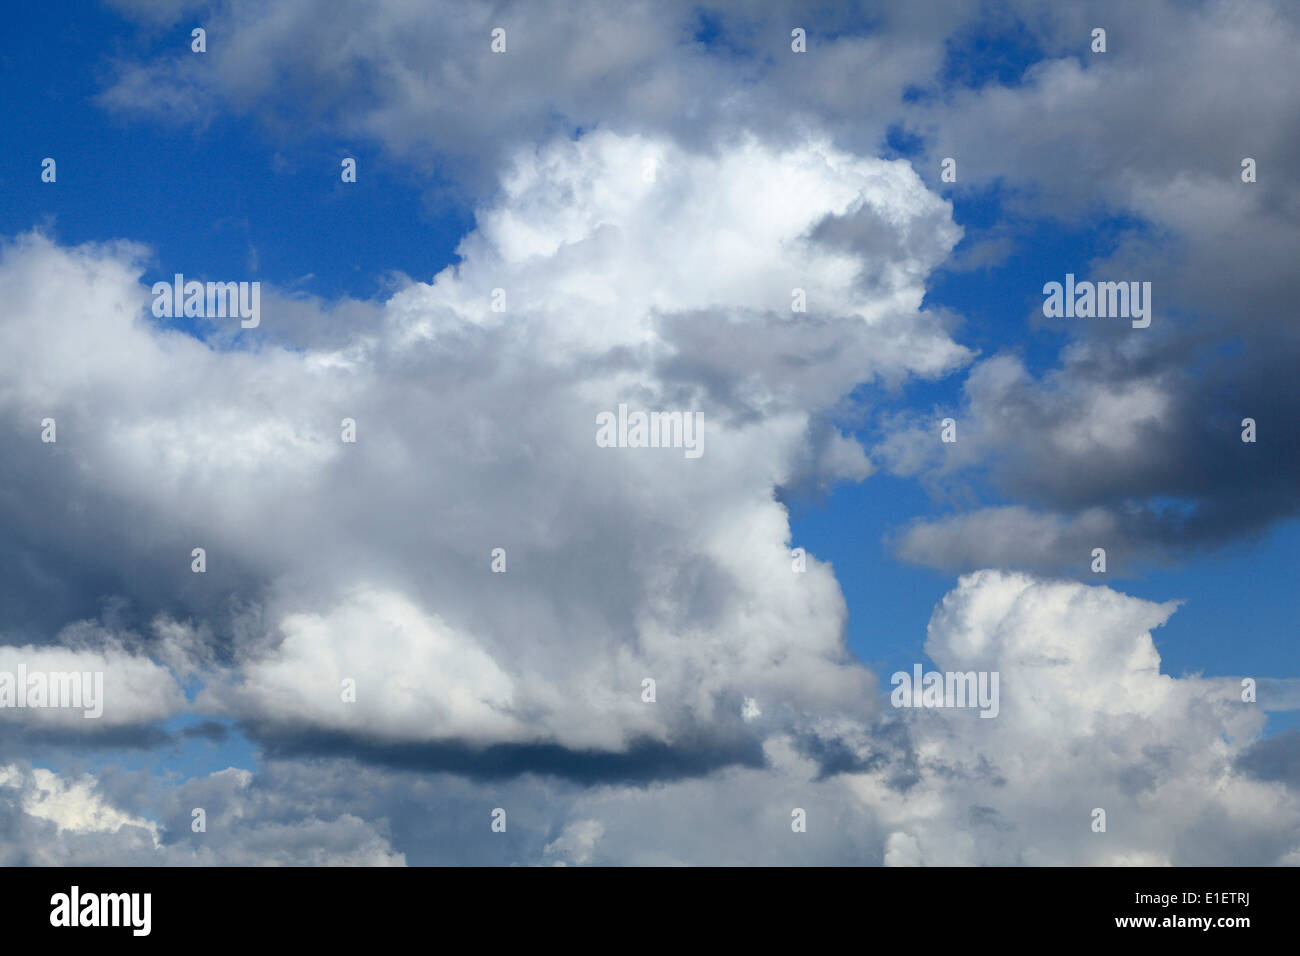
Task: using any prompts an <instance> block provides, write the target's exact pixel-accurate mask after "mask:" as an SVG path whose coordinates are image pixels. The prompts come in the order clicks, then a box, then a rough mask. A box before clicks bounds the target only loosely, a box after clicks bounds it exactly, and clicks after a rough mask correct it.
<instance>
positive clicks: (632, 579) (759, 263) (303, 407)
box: [0, 132, 968, 752]
mask: <svg viewBox="0 0 1300 956" xmlns="http://www.w3.org/2000/svg"><path fill="white" fill-rule="evenodd" d="M645 157H651V158H652V159H653V160H654V162H655V164H656V175H655V176H654V177H653V178H652V181H647V178H646V177H644V176H643V175H642V172H643V168H644V167H643V162H642V160H643V158H645ZM755 196H762V197H764V201H763V202H762V203H755V202H754V201H753V200H754V197H755ZM720 223H721V224H726V225H725V227H719V226H718V224H720ZM891 232H893V233H897V235H898V236H899V237H900V241H899V242H897V243H889V242H887V241H884V237H885V236H888V235H889V234H890V233H891ZM958 238H959V230H958V229H957V228H956V227H955V226H953V224H952V222H951V212H950V209H949V207H948V205H947V204H946V203H945V202H943V201H942V200H941V199H939V198H938V197H936V196H935V195H934V194H933V193H931V192H929V191H928V190H927V189H926V188H925V187H924V186H923V185H922V184H921V183H920V181H919V179H918V178H917V177H916V175H915V173H914V172H913V171H912V170H911V169H910V167H908V166H907V164H905V163H901V162H886V161H881V160H875V159H863V158H860V157H855V156H852V155H849V154H846V153H843V152H840V151H837V150H835V149H834V148H833V147H831V146H829V145H828V144H826V143H811V144H809V145H805V146H802V147H799V148H797V149H776V148H773V147H770V146H767V145H765V144H763V143H761V142H760V141H758V140H756V139H754V138H752V137H751V138H748V139H745V140H742V141H739V142H737V143H735V144H734V145H733V146H732V147H731V148H730V149H729V150H727V151H726V152H724V153H721V154H717V155H713V154H698V153H692V152H689V151H686V150H684V149H682V148H680V147H678V146H675V145H674V144H672V143H671V142H667V141H661V140H654V139H649V138H645V137H623V136H617V135H614V134H612V133H604V132H597V133H593V134H590V135H588V136H585V137H583V138H581V139H580V140H578V141H569V140H564V139H561V140H558V141H556V142H555V143H553V144H551V145H550V146H548V147H546V148H544V149H536V150H528V151H525V152H521V153H520V154H518V155H517V156H516V158H515V160H514V162H513V164H512V165H511V167H510V168H509V171H508V172H507V173H506V174H505V175H504V176H503V180H502V187H501V191H500V195H499V197H498V198H497V200H496V201H494V202H493V203H492V204H490V205H485V206H484V207H483V208H482V209H480V211H479V213H478V217H477V227H476V228H475V230H474V231H473V232H472V233H470V234H469V235H468V236H467V237H466V239H465V240H464V241H463V243H462V244H461V247H460V250H459V251H460V256H461V261H460V262H459V263H458V264H457V265H455V266H451V267H448V268H447V269H446V270H444V271H443V272H442V273H440V274H439V275H438V276H437V277H435V279H434V280H433V281H432V282H431V283H428V284H419V283H416V284H410V285H408V286H407V287H405V288H403V289H402V290H400V291H399V292H397V293H396V294H394V295H393V296H392V297H391V298H390V299H389V300H388V301H387V302H386V303H385V304H384V306H383V310H382V314H381V315H380V316H379V317H377V319H376V321H374V322H371V323H367V324H364V325H362V326H360V327H359V328H358V329H357V331H356V333H355V335H354V336H353V337H351V338H349V339H346V340H339V338H338V334H337V332H336V331H334V332H331V333H330V334H329V335H328V336H325V337H324V341H323V343H316V342H314V341H313V340H312V337H311V334H310V327H309V325H307V324H305V323H302V322H301V321H299V320H298V319H297V318H296V316H295V318H294V320H293V321H292V322H291V323H289V325H288V326H286V327H285V328H280V327H278V325H277V318H276V315H275V314H274V310H273V309H270V308H268V309H266V310H264V316H263V322H262V325H263V328H264V330H265V338H263V339H260V340H259V339H257V338H255V337H254V336H253V335H252V334H251V333H244V335H243V336H242V337H241V338H239V339H238V340H237V341H236V342H234V343H232V345H233V346H234V347H228V346H222V347H214V346H215V344H216V343H217V342H219V341H220V338H219V337H218V338H217V339H215V340H213V341H202V340H199V339H197V338H195V337H193V336H191V335H187V334H183V333H182V332H179V331H176V330H174V329H172V328H170V327H169V326H167V325H166V324H165V323H163V322H159V321H156V320H153V319H152V318H151V317H150V316H149V315H148V313H147V311H146V308H145V305H146V301H147V298H146V296H145V294H144V289H145V286H144V285H142V284H141V283H140V281H139V280H140V277H141V273H142V271H143V267H142V265H141V259H142V256H143V253H142V251H141V250H139V249H136V248H134V247H129V246H119V247H82V248H78V249H72V250H67V249H63V248H60V247H58V246H56V245H54V244H53V243H51V242H50V241H49V240H48V239H45V238H43V237H41V236H39V235H31V236H27V237H24V238H22V239H20V240H18V241H17V242H16V243H14V244H12V245H11V246H10V247H9V249H8V250H7V251H6V254H5V258H4V261H3V263H0V291H3V293H4V294H6V296H7V297H8V300H9V301H10V302H12V303H14V304H15V315H16V319H15V321H12V322H9V323H7V324H6V326H5V328H4V330H3V332H0V335H3V339H4V341H3V345H4V350H3V351H4V355H5V359H4V362H5V363H7V365H6V368H5V370H4V371H5V373H6V375H7V377H8V379H9V381H10V386H9V388H8V390H7V391H6V393H5V396H4V405H3V408H4V412H5V419H6V421H7V423H8V427H9V428H10V429H11V434H12V436H13V438H14V442H15V445H17V446H18V447H20V448H23V449H24V450H23V451H22V452H21V453H20V454H19V455H18V456H16V457H14V458H12V459H10V460H9V461H8V462H7V463H6V466H5V467H6V468H7V469H8V470H9V471H10V473H11V478H12V482H11V483H12V485H14V486H17V487H21V488H23V489H24V490H25V493H26V494H27V495H28V496H29V498H28V500H29V502H30V505H29V509H28V518H27V519H26V522H27V527H28V529H29V530H28V543H29V544H30V543H31V542H32V541H34V540H35V539H36V538H37V537H38V536H39V538H40V539H41V540H42V544H41V546H40V547H39V549H38V550H39V551H40V552H41V553H43V554H46V555H52V554H60V553H62V554H65V555H69V556H70V555H71V554H72V552H73V550H74V549H75V551H76V560H75V561H73V562H71V564H72V569H71V570H69V571H62V572H54V571H53V570H52V569H51V570H50V571H49V574H50V576H51V577H53V578H54V582H49V581H46V580H41V582H40V583H39V585H38V586H43V587H45V588H46V589H47V590H54V589H56V588H58V587H60V584H58V583H55V582H58V581H59V579H60V578H61V577H62V578H67V577H70V576H78V577H80V578H81V579H82V580H81V581H80V583H78V584H77V585H76V586H75V588H74V586H73V585H65V586H66V588H67V590H70V591H71V590H74V589H75V590H77V591H79V592H80V593H82V594H83V595H84V596H91V595H96V592H98V594H97V596H98V597H103V596H105V595H117V596H119V597H120V598H121V599H122V601H123V602H124V604H125V605H126V606H127V607H128V608H133V609H135V610H134V613H135V614H136V615H137V616H144V617H145V618H146V619H147V620H148V621H149V626H148V627H145V628H142V631H143V632H144V634H145V636H144V637H142V638H141V639H140V641H139V645H140V647H141V648H142V650H143V651H144V652H146V653H152V654H155V655H157V656H158V657H159V658H160V659H162V660H165V661H168V662H169V664H170V666H173V667H176V668H177V669H178V672H180V673H186V674H189V675H191V676H198V677H200V678H201V679H202V681H203V683H204V685H205V686H204V689H203V691H202V696H201V699H200V705H201V706H202V707H204V708H206V709H208V710H209V711H210V712H221V713H226V714H229V715H232V716H235V717H237V718H240V719H243V720H245V721H247V722H248V723H249V725H250V726H255V727H256V728H257V732H258V734H259V735H271V736H274V734H275V733H276V729H275V728H277V727H280V728H283V729H284V731H285V732H287V733H292V734H295V735H300V734H302V733H304V732H306V731H320V732H327V733H343V734H345V735H349V736H355V737H362V738H367V739H370V740H372V741H374V742H378V743H383V742H387V743H402V742H407V743H412V742H413V743H421V742H430V743H433V742H437V743H441V744H449V743H455V744H463V745H465V746H472V747H482V746H489V745H494V744H529V745H537V746H559V747H562V748H567V749H570V750H581V751H626V750H628V749H629V748H633V747H643V746H662V747H669V748H674V747H681V748H685V749H686V750H691V749H694V748H702V750H703V752H710V751H715V750H718V748H720V747H721V748H722V751H735V750H737V749H738V748H739V749H744V748H746V747H751V746H753V745H752V744H747V743H745V741H746V740H750V739H752V734H751V733H750V731H748V730H746V722H745V720H744V719H743V718H742V702H743V701H744V699H745V698H751V699H753V700H755V701H757V702H758V705H759V706H761V707H762V708H763V712H764V713H765V714H767V715H768V716H769V718H771V717H772V715H774V714H777V713H783V714H784V715H785V717H784V719H786V720H788V721H794V722H799V721H803V720H805V719H806V718H805V717H804V716H803V715H804V714H806V713H809V712H812V711H819V712H820V711H829V712H831V713H846V714H857V715H860V716H861V715H866V714H868V713H870V711H871V710H872V709H873V708H874V706H875V705H874V702H873V701H872V699H871V693H870V690H871V687H872V679H871V677H870V675H869V673H868V672H867V671H866V670H864V669H862V668H861V667H859V666H857V665H856V664H855V663H854V662H853V661H852V659H851V658H850V657H849V655H848V654H847V653H846V650H845V648H844V644H843V633H842V630H843V622H844V605H843V599H842V597H841V595H840V592H839V588H838V585H837V584H836V582H835V580H834V577H833V576H832V574H831V572H830V569H829V568H828V567H827V566H826V565H824V564H821V563H819V562H817V561H816V560H812V561H811V562H810V563H809V566H808V570H807V573H804V574H794V573H792V571H791V564H790V557H789V551H788V542H789V537H790V531H789V525H788V521H787V516H786V513H785V510H784V508H783V507H782V506H781V505H780V504H778V503H777V501H776V500H775V497H774V495H775V491H776V489H777V488H778V487H780V486H782V485H783V484H785V483H789V482H794V481H799V480H815V479H819V478H821V479H825V478H826V477H832V478H837V477H842V476H843V475H845V474H850V475H861V474H865V471H866V460H865V456H864V455H863V453H862V450H861V448H860V447H859V446H857V445H856V444H855V443H854V442H853V441H852V440H851V439H849V438H847V437H846V436H844V435H843V434H841V433H840V432H839V431H838V430H837V429H835V428H834V427H833V426H832V425H830V424H829V422H830V412H831V409H832V408H833V406H834V405H835V403H836V402H837V401H839V399H840V398H841V397H842V396H844V395H845V394H847V393H848V392H849V391H850V390H852V389H853V388H854V387H856V386H857V385H858V384H859V383H862V382H864V381H865V382H870V381H873V380H878V381H897V380H900V379H904V378H907V377H914V376H923V377H933V376H936V375H940V374H943V373H944V372H946V371H949V370H951V369H952V368H954V367H956V366H958V365H960V364H961V363H963V362H964V361H966V359H967V356H968V353H967V352H966V350H964V349H963V348H961V347H960V346H958V345H956V344H955V343H954V342H953V341H952V339H951V338H950V337H949V335H948V332H947V330H946V328H945V325H944V323H943V322H942V321H941V320H940V319H939V318H937V317H935V316H933V315H930V314H928V313H926V312H922V311H919V309H920V305H921V299H922V296H923V290H924V279H925V276H926V275H927V273H928V272H929V270H931V269H933V268H934V267H935V265H936V264H937V263H938V262H940V261H941V260H942V258H943V257H944V256H945V255H946V254H947V252H948V251H949V250H950V249H951V247H952V246H953V244H955V243H956V242H957V241H958ZM904 240H905V241H904ZM864 270H869V272H870V281H869V282H864V281H863V274H864ZM795 289H800V290H803V294H804V295H806V298H807V302H808V311H807V312H798V311H792V301H793V290H795ZM496 290H501V294H502V295H503V296H504V302H505V309H504V310H502V311H495V310H494V309H493V308H492V307H491V304H492V301H493V297H494V295H495V294H496ZM272 301H276V300H275V299H274V298H273V297H269V298H268V302H272ZM304 307H305V306H304V303H302V302H299V303H297V309H296V310H290V311H291V312H293V311H300V310H301V309H302V308H304ZM68 323H75V325H76V327H77V329H78V334H77V336H76V337H75V339H74V338H73V337H70V336H69V337H66V338H65V336H64V335H63V334H62V332H61V330H62V329H63V328H64V327H65V326H66V325H67V324H68ZM723 330H725V337H724V336H723V334H722V331H723ZM258 331H259V332H261V331H263V330H262V329H259V330H258ZM737 340H739V341H740V342H741V343H743V344H742V345H741V346H740V347H737V346H736V345H734V344H733V343H735V342H736V341H737ZM620 403H625V404H628V405H629V406H631V407H632V408H637V409H646V410H659V409H663V410H683V411H699V412H701V413H702V414H703V420H704V423H705V424H704V431H703V441H704V445H703V448H704V454H703V455H702V457H700V458H698V459H695V458H690V457H687V456H685V455H684V454H683V453H682V451H681V450H677V449H609V448H600V447H598V446H597V445H596V443H595V441H594V435H595V422H596V416H597V414H598V413H600V412H602V411H606V410H613V409H615V408H617V406H618V405H619V404H620ZM46 416H48V417H52V418H55V419H56V420H57V421H58V422H59V428H60V431H59V437H58V441H57V443H55V444H52V445H51V444H43V443H40V442H38V441H34V440H31V435H30V434H28V435H27V436H26V437H27V439H28V440H26V441H24V440H22V438H21V436H23V435H24V433H25V432H27V433H30V431H31V429H30V428H29V427H27V426H26V423H28V422H30V421H36V422H39V421H40V420H41V418H43V417H46ZM345 417H350V418H353V419H355V420H356V422H357V423H358V425H357V428H358V438H357V441H356V443H355V444H346V443H343V442H342V441H341V440H340V430H339V423H340V422H341V421H342V419H343V418H345ZM822 468H826V469H828V475H823V474H820V469H822ZM92 475H93V481H92V480H90V476H92ZM72 496H84V497H85V498H86V499H88V500H89V502H91V503H92V505H93V506H92V507H88V508H86V509H84V510H80V509H79V510H77V511H76V512H72V513H69V512H68V510H67V509H65V508H63V507H61V506H60V504H59V502H61V501H63V500H67V499H68V498H69V497H72ZM200 546H201V547H204V548H205V549H206V554H207V567H208V570H207V571H206V573H204V574H202V575H199V574H194V573H192V570H191V566H190V553H191V548H193V547H200ZM497 547H500V548H503V549H505V552H506V555H507V557H506V562H507V563H506V568H507V570H506V573H503V574H496V573H493V572H492V570H491V560H490V557H491V552H492V550H493V549H494V548H497ZM12 564H13V565H14V566H16V567H21V566H22V565H21V563H20V562H19V561H18V560H17V558H16V557H15V559H14V560H13V562H12ZM18 580H22V575H21V573H20V574H19V577H18ZM15 586H16V587H26V586H27V585H26V584H18V583H17V582H15ZM123 613H126V614H128V615H129V614H130V613H132V612H130V611H126V612H123ZM187 622H188V623H187ZM647 677H650V678H653V679H655V680H656V681H657V682H658V687H659V698H658V701H657V702H656V703H655V704H654V705H653V706H650V705H647V704H646V703H644V702H643V701H642V700H641V698H640V690H641V685H642V681H643V679H645V678H647ZM346 680H354V681H355V682H356V703H355V705H354V704H352V703H350V702H344V701H343V699H342V694H341V688H342V685H343V682H344V681H346ZM594 715H599V719H593V717H594ZM298 739H299V740H302V739H306V738H305V737H299V738H298Z"/></svg>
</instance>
